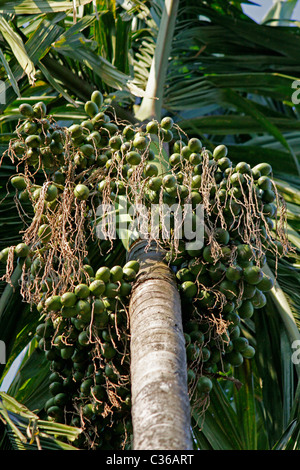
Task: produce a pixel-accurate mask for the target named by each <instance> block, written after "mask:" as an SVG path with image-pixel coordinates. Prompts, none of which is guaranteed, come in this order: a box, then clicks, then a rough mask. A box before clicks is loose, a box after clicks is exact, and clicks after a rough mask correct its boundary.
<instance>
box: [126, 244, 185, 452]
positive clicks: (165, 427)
mask: <svg viewBox="0 0 300 470" xmlns="http://www.w3.org/2000/svg"><path fill="white" fill-rule="evenodd" d="M145 245H146V243H145V242H144V241H142V242H137V243H136V244H135V245H134V246H133V247H132V249H131V250H130V253H129V257H128V259H136V260H138V261H139V263H140V272H139V274H138V277H137V282H136V284H135V286H134V287H133V292H132V296H131V301H130V306H129V313H130V331H131V394H132V424H133V448H134V450H191V449H192V448H193V446H192V440H191V429H190V405H189V397H188V389H187V365H186V351H185V341H184V335H183V329H182V318H181V302H180V296H179V292H178V290H177V287H176V283H175V278H174V274H173V273H172V271H171V270H170V268H169V267H168V266H167V264H166V263H164V262H163V260H162V258H163V254H162V253H161V251H157V250H156V248H152V249H149V250H148V251H146V252H145Z"/></svg>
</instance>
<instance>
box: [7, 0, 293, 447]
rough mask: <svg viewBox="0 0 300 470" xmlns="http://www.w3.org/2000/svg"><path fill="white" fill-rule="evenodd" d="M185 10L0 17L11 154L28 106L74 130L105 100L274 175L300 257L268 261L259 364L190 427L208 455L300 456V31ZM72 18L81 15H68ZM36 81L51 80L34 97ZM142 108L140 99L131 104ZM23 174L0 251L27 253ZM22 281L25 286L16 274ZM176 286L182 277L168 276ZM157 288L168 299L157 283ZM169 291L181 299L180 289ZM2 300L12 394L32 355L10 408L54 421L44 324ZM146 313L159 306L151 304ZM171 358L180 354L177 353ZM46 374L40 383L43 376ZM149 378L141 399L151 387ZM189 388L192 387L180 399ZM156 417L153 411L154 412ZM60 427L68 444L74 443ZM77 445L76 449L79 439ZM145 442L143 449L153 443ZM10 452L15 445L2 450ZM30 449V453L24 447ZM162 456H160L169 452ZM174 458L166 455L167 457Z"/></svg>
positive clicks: (252, 333) (235, 12)
mask: <svg viewBox="0 0 300 470" xmlns="http://www.w3.org/2000/svg"><path fill="white" fill-rule="evenodd" d="M177 3H178V2H175V1H173V2H171V1H170V2H163V1H155V2H149V4H148V3H147V2H145V3H139V2H133V3H132V5H130V6H129V7H128V4H124V5H119V4H118V3H117V2H114V1H107V2H104V1H103V2H97V11H95V10H94V7H93V5H92V2H89V1H83V0H82V1H81V2H78V5H79V4H80V5H81V6H80V7H79V9H78V10H73V3H72V2H55V4H54V3H53V2H31V1H29V0H28V1H27V2H25V3H24V2H22V4H19V3H14V4H12V3H11V2H5V3H3V4H2V6H1V7H0V14H1V15H2V16H1V32H2V36H3V38H2V44H1V47H2V53H1V60H2V64H3V68H2V77H3V78H4V77H7V76H8V77H9V79H7V87H6V103H5V104H3V105H1V110H2V113H3V116H2V119H1V121H2V122H1V125H2V129H1V132H2V134H1V145H2V151H3V152H4V151H5V150H6V148H7V144H8V142H9V140H10V139H11V137H12V136H13V130H14V128H15V125H16V122H17V121H18V119H19V118H20V115H19V113H18V107H19V104H20V103H22V102H28V100H29V101H30V102H32V103H35V102H37V101H39V100H40V99H41V97H43V101H44V102H45V103H46V104H47V106H48V108H49V109H50V112H51V114H52V115H53V117H54V118H55V119H56V120H58V121H60V122H63V123H73V122H74V123H76V122H80V121H81V120H82V119H83V118H84V112H83V105H84V101H86V100H87V99H89V96H90V93H91V91H92V90H93V88H94V87H96V88H98V89H101V90H103V92H105V93H107V95H108V97H109V99H110V100H111V104H112V105H113V106H114V108H115V111H116V113H117V115H118V116H119V117H120V118H121V119H126V120H128V121H131V122H136V121H137V120H140V119H142V120H147V119H148V118H151V117H153V115H155V116H156V118H157V119H160V113H161V116H162V117H163V116H164V115H166V114H167V115H171V116H172V117H173V119H174V121H175V122H176V124H178V125H179V126H180V128H181V129H183V131H184V132H186V133H187V134H188V135H189V136H195V137H198V138H200V139H201V140H202V142H203V143H204V144H205V146H206V147H207V148H208V149H211V150H213V148H214V147H215V146H216V145H217V144H226V146H227V147H228V150H229V154H230V158H231V159H232V161H233V162H238V161H240V160H244V161H246V162H248V163H250V164H251V165H255V164H257V163H260V162H262V161H265V162H269V163H271V164H272V167H273V171H274V178H275V182H276V185H277V188H278V189H279V190H280V193H281V195H282V197H283V198H284V199H285V201H286V206H287V224H288V226H287V228H288V236H289V239H290V241H291V242H292V243H293V245H294V246H295V248H296V251H295V252H293V253H292V254H291V255H290V256H286V257H284V258H282V259H281V260H280V261H279V262H278V265H277V264H276V262H275V260H274V259H273V258H272V257H269V258H268V266H269V269H270V272H271V274H272V275H274V273H275V272H276V273H277V283H276V286H275V287H274V289H272V291H271V292H270V293H268V304H267V306H266V307H264V308H262V309H261V310H260V311H258V312H256V313H255V315H254V317H253V318H251V319H249V320H247V321H243V322H242V328H243V332H244V333H245V335H246V336H247V338H248V339H249V341H250V343H251V344H253V345H255V347H256V356H255V358H254V359H252V361H251V362H250V361H245V362H244V364H243V365H242V366H241V367H239V368H235V369H234V374H233V375H230V376H226V377H219V378H218V379H216V380H215V381H214V387H213V390H212V391H211V393H210V396H209V406H208V407H207V409H206V410H205V416H202V415H200V414H199V410H198V408H197V407H196V406H195V403H193V400H191V419H192V423H191V424H192V430H193V438H194V442H195V443H196V444H195V445H196V446H197V447H198V448H203V449H271V448H289V449H293V448H299V437H298V436H299V421H298V419H297V418H298V415H299V405H297V403H298V401H299V400H298V397H299V386H298V375H299V367H298V364H297V361H296V362H295V364H294V363H293V362H292V361H291V356H292V352H293V345H295V344H296V343H295V341H297V340H298V339H299V332H298V326H299V295H298V289H297V288H296V287H295V286H297V285H298V283H299V272H298V264H299V258H298V249H299V237H298V233H297V231H298V227H299V221H298V204H299V163H298V152H299V149H298V146H299V138H298V135H297V131H298V127H299V124H298V120H297V118H298V108H299V106H298V105H297V103H296V104H295V103H293V102H292V94H293V88H292V84H293V82H294V81H295V80H297V78H298V77H299V70H298V68H299V67H298V64H297V50H298V47H299V38H298V35H297V29H296V28H293V27H291V26H290V24H289V23H288V22H285V23H284V25H283V26H282V23H279V25H274V23H272V22H271V23H267V24H265V25H258V24H256V23H255V22H253V21H252V20H251V19H250V18H248V17H247V16H246V15H245V14H244V13H243V11H242V8H241V5H240V2H234V4H232V2H231V4H230V5H228V2H225V1H220V2H218V4H216V5H214V4H213V5H212V6H210V5H208V4H207V3H210V2H207V3H206V2H202V3H201V4H199V2H197V1H189V2H185V1H181V2H179V5H178V4H177ZM67 4H70V5H69V7H70V8H69V10H68V12H67V13H65V12H66V11H67V10H66V6H68V5H67ZM167 7H169V9H168V8H167ZM125 8H127V11H125ZM175 18H176V22H175ZM170 19H171V21H170ZM268 20H269V18H268ZM172 23H173V24H172ZM173 28H174V34H173ZM172 37H173V38H172ZM169 48H171V49H169ZM124 52H125V53H124ZM158 59H159V62H158ZM157 63H159V64H161V67H157ZM153 64H155V65H153ZM166 64H167V73H166ZM35 69H36V70H38V71H39V72H38V75H37V77H38V79H37V81H36V82H35V83H34V82H33V77H34V71H35ZM154 72H156V73H154ZM153 77H155V78H154V79H153ZM157 90H159V92H160V95H159V96H160V98H161V99H160V100H159V101H158V102H157V100H155V101H153V100H149V96H150V98H151V96H153V94H154V95H157ZM136 95H137V96H138V98H137V99H135V98H133V96H136ZM145 95H146V96H145ZM65 100H67V102H68V103H69V105H68V106H66V105H65ZM149 102H150V105H151V106H150V107H149ZM153 104H154V110H153V109H152V105H153ZM241 155H242V158H241ZM283 162H284V163H285V164H283ZM14 171H15V169H14V167H13V166H12V165H11V163H10V162H9V161H8V160H7V159H6V158H5V157H4V159H3V162H2V166H1V191H2V193H1V199H2V197H5V202H3V204H1V206H0V209H1V223H2V226H3V228H4V229H5V227H8V228H9V230H8V231H7V233H8V236H7V238H6V237H4V236H3V238H2V239H1V246H0V248H2V247H3V248H4V247H6V246H8V245H11V244H15V243H16V242H17V241H19V240H20V229H22V225H21V223H20V221H19V216H18V213H17V211H16V210H15V209H14V207H15V206H14V204H13V198H12V194H9V195H7V192H6V182H7V179H8V178H9V176H10V175H12V174H13V173H14ZM5 233H6V230H5ZM127 248H128V246H127ZM95 256H99V255H98V254H96V255H95ZM98 261H99V260H98ZM104 262H105V263H111V264H112V265H113V264H114V263H115V259H114V257H113V256H111V255H109V256H108V257H107V258H105V257H104V258H103V263H104ZM148 262H149V260H146V264H147V263H148ZM154 275H155V269H154V270H151V276H152V277H153V276H154ZM14 276H15V279H16V281H15V282H16V285H17V279H18V272H16V273H15V274H14ZM166 276H171V273H170V272H169V271H168V273H166ZM158 279H159V277H158ZM155 281H156V282H155ZM147 282H148V281H147ZM149 282H150V281H149ZM153 282H154V283H155V285H156V286H157V284H158V282H157V279H153ZM169 284H171V285H172V286H173V287H172V289H173V288H174V286H175V284H174V280H172V282H169ZM160 287H161V288H163V287H162V286H160ZM138 288H139V286H138V287H137V289H136V290H135V291H134V294H133V298H132V305H134V308H133V307H132V308H131V310H132V312H131V319H132V322H133V323H132V344H131V347H132V361H133V363H132V368H133V370H134V371H135V370H136V381H137V383H138V380H139V377H141V373H142V372H143V371H141V369H139V368H138V360H140V361H141V364H143V362H142V360H143V358H139V356H138V355H137V353H138V352H140V351H141V350H144V351H147V349H145V348H146V344H145V346H144V345H143V349H140V346H139V344H138V343H137V341H138V339H139V338H140V333H139V330H138V327H141V326H145V325H138V324H136V329H135V327H134V320H135V318H137V313H138V312H139V310H138V309H139V308H140V309H141V312H142V311H143V308H142V307H141V306H139V305H137V299H140V296H139V291H138ZM141 289H142V287H141ZM173 290H174V289H173ZM2 291H3V293H2V297H1V302H0V325H1V328H0V329H1V331H2V332H3V334H2V333H1V339H2V340H4V342H5V345H6V352H7V364H6V365H5V364H3V365H2V366H1V373H2V381H3V380H4V379H5V377H7V374H8V373H9V372H10V371H11V366H12V363H13V361H14V359H15V358H16V357H17V356H18V354H19V353H21V352H22V351H24V350H25V351H26V353H25V358H24V359H23V362H22V365H21V367H19V370H18V373H17V375H16V376H15V379H14V380H13V382H12V384H11V385H10V387H9V389H8V394H9V396H11V397H14V399H15V400H18V401H19V402H20V403H22V404H23V405H25V406H26V407H28V409H29V410H33V411H35V412H36V413H37V414H38V415H40V414H41V415H42V416H43V413H42V408H43V404H44V401H45V397H46V396H47V393H48V390H47V385H42V384H44V383H45V381H44V378H45V377H46V376H47V374H48V373H49V369H48V367H49V366H48V363H47V361H45V360H44V358H42V357H41V355H40V354H39V352H38V350H37V349H36V348H35V347H34V343H31V342H30V339H31V335H33V334H34V331H35V328H36V326H37V324H38V321H39V319H38V314H37V312H36V311H34V310H33V311H31V310H30V309H29V308H28V306H26V305H24V303H23V302H22V299H21V297H20V295H19V294H18V291H17V290H14V289H13V288H12V286H10V285H7V286H5V284H4V283H2ZM168 292H169V293H170V292H171V290H170V291H168ZM168 297H169V299H168V300H169V307H168V304H167V303H166V310H167V309H168V308H170V306H172V305H175V304H176V307H177V308H171V310H173V312H174V315H176V316H177V317H178V316H180V311H179V310H178V301H177V300H176V293H175V290H174V296H171V295H168ZM145 302H146V305H147V303H149V299H147V291H146V300H145ZM150 302H151V300H150ZM14 312H15V313H14ZM20 312H22V315H20ZM135 315H136V317H135ZM177 317H176V318H177ZM161 321H163V318H161ZM149 327H152V328H155V325H154V324H153V325H149ZM163 327H164V325H161V324H160V325H159V328H163ZM167 329H169V326H168V327H167ZM134 332H135V334H136V335H137V336H136V337H134ZM176 333H177V335H175V337H173V338H172V340H173V341H175V342H176V343H177V344H178V345H180V344H181V342H182V331H179V332H176ZM145 336H146V335H145V334H144V335H143V337H145ZM145 339H146V338H145ZM28 345H30V346H29V347H28ZM167 346H168V347H172V342H171V339H170V342H168V345H167ZM180 348H181V351H180V354H179V357H177V359H176V360H179V363H183V364H184V360H185V359H184V357H183V356H184V351H183V348H182V344H181V347H180ZM180 348H179V349H180ZM144 360H145V359H144ZM180 361H181V362H180ZM36 370H38V371H39V373H38V374H35V373H34V371H36ZM41 371H42V372H41ZM134 375H135V374H133V384H134ZM142 377H143V380H142V381H141V380H140V381H139V384H140V386H142V385H144V384H145V382H144V379H145V380H146V378H145V377H144V376H143V375H142ZM173 378H174V376H173ZM185 382H186V377H185V374H183V376H182V377H181V378H180V380H179V385H180V384H181V385H182V384H183V383H185ZM25 384H26V386H25ZM241 384H242V387H241V388H240V385H241ZM179 385H178V386H179ZM134 390H137V389H136V388H135V389H133V393H136V397H134V403H136V411H135V412H133V420H134V416H135V414H134V413H136V414H139V413H140V411H139V409H140V408H139V406H141V404H142V403H145V401H142V400H146V396H145V395H141V396H140V398H139V397H138V392H137V391H135V392H134ZM140 390H141V389H140ZM179 395H180V397H183V400H182V405H181V411H182V412H183V415H184V416H185V418H184V420H183V421H182V422H183V429H185V431H186V425H187V422H188V420H187V412H186V401H185V400H184V396H185V395H186V390H184V388H183V390H182V392H180V393H179ZM179 395H178V396H179ZM1 397H2V402H1V403H2V405H3V407H2V408H1V415H2V416H4V413H6V416H7V413H8V414H9V416H10V417H12V416H15V415H14V414H13V413H20V408H18V405H17V404H16V402H12V400H10V399H9V397H8V396H7V395H6V394H4V393H2V395H1ZM175 398H176V397H175ZM138 399H140V402H139V401H138ZM297 400H298V401H297ZM179 402H180V400H177V405H178V403H179ZM170 404H171V402H170ZM2 405H1V406H2ZM173 406H174V405H173V404H172V407H173ZM133 409H134V408H133ZM176 409H178V408H176ZM2 410H3V411H2ZM146 410H147V411H149V410H151V407H150V403H149V406H147V408H146ZM28 413H30V412H29V411H28ZM28 416H29V415H28ZM28 416H25V417H24V419H25V421H22V425H21V424H19V425H14V426H13V424H11V425H10V426H9V427H8V428H6V433H7V434H6V436H8V437H10V438H11V439H12V440H11V442H12V445H15V443H17V444H18V445H20V446H21V444H20V442H22V439H21V437H20V435H19V434H18V431H20V430H22V429H24V426H26V424H27V422H26V418H27V419H28ZM176 417H177V415H176ZM147 419H149V420H150V421H147ZM24 422H25V424H24ZM147 422H151V423H153V424H155V422H156V421H155V419H154V418H153V417H151V415H150V416H146V417H145V422H144V425H145V427H147ZM176 423H177V426H178V428H177V431H179V434H184V432H183V431H182V429H181V428H180V427H179V424H178V423H179V422H178V420H176ZM42 425H43V423H41V426H42ZM137 425H138V424H135V426H137ZM22 426H23V428H22ZM57 426H58V428H57V429H56V430H55V431H56V432H55V434H56V435H60V436H63V435H65V434H64V433H65V432H68V433H71V432H72V431H70V430H69V428H68V431H66V429H62V428H61V427H60V425H58V424H57ZM61 426H62V425H61ZM173 427H174V425H173ZM73 432H74V434H73V435H72V436H73V438H75V435H76V431H73ZM78 432H79V431H77V433H78ZM137 434H138V433H137ZM70 436H71V434H69V438H70ZM142 436H143V435H142ZM146 439H147V437H146V436H145V437H142V441H144V443H145V442H147V441H146ZM172 439H173V437H171V440H172ZM174 439H175V438H174ZM7 443H8V440H6V439H3V441H2V445H4V444H5V445H7ZM23 445H24V446H25V447H26V444H25V443H24V442H23ZM35 445H37V444H35ZM43 445H45V444H44V443H41V446H42V447H43ZM56 445H57V444H56ZM60 445H63V444H60ZM134 445H135V446H136V447H139V446H140V445H143V444H140V443H137V442H136V443H135V444H134ZM147 445H148V444H147ZM155 445H157V444H156V443H155V444H154V446H155ZM158 445H159V446H161V440H159V441H158ZM179 445H180V446H182V445H183V444H182V442H181V443H180V444H179ZM188 445H190V444H188ZM169 446H170V443H169V442H168V443H167V444H166V448H170V447H169ZM29 447H30V446H29ZM160 448H161V447H160Z"/></svg>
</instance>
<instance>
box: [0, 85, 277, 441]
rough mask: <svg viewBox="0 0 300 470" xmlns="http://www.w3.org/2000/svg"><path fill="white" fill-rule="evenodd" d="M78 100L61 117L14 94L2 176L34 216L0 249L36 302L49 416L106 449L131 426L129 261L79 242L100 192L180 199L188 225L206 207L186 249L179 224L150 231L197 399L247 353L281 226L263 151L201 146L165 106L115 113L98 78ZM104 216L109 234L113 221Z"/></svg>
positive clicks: (106, 198) (133, 268) (104, 199)
mask: <svg viewBox="0 0 300 470" xmlns="http://www.w3.org/2000/svg"><path fill="white" fill-rule="evenodd" d="M84 110H85V113H86V119H84V120H83V121H81V122H76V123H74V124H72V125H71V126H69V127H61V126H59V125H58V124H57V123H56V122H55V121H54V119H53V118H52V117H51V116H50V115H48V114H47V109H46V106H45V105H44V103H41V102H39V103H37V104H35V105H34V106H31V105H30V104H28V103H23V104H22V105H21V106H20V108H19V111H20V115H21V116H22V119H21V120H20V124H19V125H18V127H17V129H16V134H17V137H16V138H15V139H13V140H12V142H11V144H10V148H9V156H10V158H11V159H12V161H13V162H16V164H17V169H18V173H17V174H16V175H15V176H14V177H13V178H11V180H10V182H11V185H12V186H13V188H14V189H15V190H16V202H17V204H21V205H22V209H23V212H26V211H27V210H28V211H29V210H30V209H33V213H32V214H33V215H32V224H31V225H30V226H29V227H28V228H27V230H25V232H24V236H23V241H22V242H21V243H20V244H18V245H17V246H14V247H8V248H6V249H4V250H2V252H1V253H0V261H3V262H5V263H6V264H7V267H8V268H7V272H8V273H11V272H12V266H13V260H14V258H18V259H19V260H21V261H22V266H23V267H22V269H23V276H22V285H21V293H22V294H23V296H24V298H25V300H26V301H27V302H29V303H31V304H32V303H34V304H35V305H37V309H38V311H39V313H40V315H41V318H40V324H39V325H38V327H37V330H36V339H37V340H38V345H39V348H40V349H41V350H43V351H45V354H46V356H47V358H48V359H49V361H50V368H51V375H50V386H49V390H50V393H51V398H50V399H49V400H48V401H47V403H46V405H45V410H46V412H47V414H48V416H49V419H55V420H58V421H61V422H67V423H70V424H76V425H79V426H82V427H84V428H85V429H86V430H87V434H86V435H85V438H86V436H87V435H88V440H87V441H85V442H88V446H90V447H94V448H107V446H108V447H109V445H110V444H109V441H110V439H113V440H114V441H115V440H118V439H119V438H120V445H121V437H122V438H124V436H126V435H127V433H128V434H130V385H129V359H128V352H129V347H128V344H129V329H128V314H127V309H128V303H129V298H130V292H131V288H132V283H134V282H135V279H136V276H137V273H138V268H139V266H138V263H136V262H130V263H127V264H126V263H125V262H123V264H122V263H120V265H119V264H117V265H116V266H114V267H108V266H106V265H102V266H100V267H99V266H94V265H92V264H93V263H92V262H91V261H90V260H89V258H88V256H87V255H88V254H87V251H86V246H87V244H88V241H89V242H90V241H91V239H93V236H94V235H95V228H96V227H97V217H96V216H97V214H96V212H97V207H98V206H99V204H107V203H109V204H117V203H118V201H119V198H120V196H126V197H127V198H128V201H129V203H130V204H132V205H134V204H137V203H143V204H144V205H145V206H146V207H150V206H151V204H160V203H161V204H166V205H167V206H169V207H173V205H174V204H175V205H176V204H177V205H178V206H179V207H182V208H183V207H184V206H185V205H186V204H189V205H191V207H192V215H191V217H192V226H193V229H194V230H196V228H197V224H198V223H200V221H199V220H198V216H197V207H198V206H199V205H202V206H203V207H204V221H202V222H203V223H204V226H205V230H204V245H203V247H202V248H201V249H197V250H191V249H187V248H186V242H187V241H189V240H187V239H185V236H184V235H183V237H182V239H181V240H180V241H179V243H177V241H176V243H175V239H174V233H175V232H174V225H172V224H171V232H170V235H171V236H170V238H169V239H168V240H166V239H163V240H162V238H161V233H162V232H161V231H160V232H159V236H158V238H157V239H156V240H155V241H156V242H157V243H158V245H159V246H160V247H161V248H163V249H164V250H165V251H166V262H167V263H168V264H169V265H170V266H171V267H172V269H173V270H174V272H175V278H176V281H177V283H178V289H179V292H180V294H181V300H182V310H183V327H184V332H185V337H186V352H187V361H188V368H189V370H188V378H189V385H190V389H191V390H193V392H195V393H196V398H197V397H198V398H199V399H200V402H201V401H202V400H204V401H205V400H206V399H207V397H208V396H209V393H210V391H211V388H212V384H213V378H214V377H218V376H219V374H220V373H222V374H223V376H226V374H230V373H232V368H234V367H237V366H239V365H241V364H242V363H243V361H244V359H245V358H247V359H248V358H251V357H253V356H254V353H255V350H254V347H253V345H252V344H250V342H249V340H248V339H247V337H246V336H245V334H244V330H245V326H246V325H247V321H248V320H249V319H251V317H252V316H253V314H254V312H255V310H258V309H261V308H262V307H264V306H265V305H266V301H267V298H266V294H265V293H266V292H267V291H269V290H270V289H271V288H272V286H273V281H272V279H271V278H270V277H269V276H267V275H266V274H265V273H264V271H263V268H264V265H265V263H266V259H267V258H266V253H270V255H271V256H275V257H277V256H281V255H283V254H284V252H285V249H286V245H285V243H286V238H285V234H284V232H283V230H282V227H283V225H284V224H283V223H282V221H283V217H284V211H282V210H281V200H280V198H279V197H278V194H277V191H276V187H275V184H274V182H273V180H272V168H271V166H270V165H269V164H267V163H261V164H258V165H256V166H255V167H253V168H251V167H250V165H249V164H247V163H246V162H240V163H237V164H234V163H233V162H232V161H231V160H230V159H229V157H228V149H227V147H226V146H225V145H219V146H217V147H216V148H215V149H213V150H212V151H210V150H208V149H206V148H205V147H203V145H202V142H201V141H200V140H199V139H198V138H196V137H192V138H189V137H188V136H186V135H185V134H184V133H183V132H182V131H181V129H179V128H178V126H177V125H176V124H175V123H174V121H173V119H172V118H171V117H165V118H163V119H162V120H161V121H157V120H152V121H150V122H148V123H147V124H146V125H144V126H140V127H138V126H134V125H131V124H129V123H127V122H125V123H123V122H121V121H118V119H117V118H116V116H115V114H114V112H113V111H112V109H111V108H110V107H109V106H108V105H107V104H105V101H104V99H103V95H102V94H101V92H99V91H94V92H93V93H92V95H91V99H90V100H89V101H87V102H86V103H85V104H84ZM164 144H168V145H169V148H170V153H169V156H168V157H167V159H166V157H165V154H164V150H163V147H164ZM172 220H173V224H174V219H172V217H171V221H172ZM278 221H279V223H276V222H278ZM160 228H161V230H163V228H164V227H163V226H160ZM106 229H107V231H106V237H107V239H109V238H110V236H112V235H111V233H113V234H114V232H110V228H109V227H107V226H106ZM146 232H147V233H146V234H145V233H143V236H145V235H147V236H148V237H150V238H151V236H152V235H151V231H150V230H148V228H146ZM105 242H107V240H105ZM101 243H102V242H101ZM101 243H100V244H99V247H101ZM105 246H106V249H108V248H107V245H105ZM102 259H104V258H102ZM121 264H122V265H121ZM99 436H100V437H99ZM101 436H105V438H104V441H103V439H102V438H101ZM114 445H115V444H114Z"/></svg>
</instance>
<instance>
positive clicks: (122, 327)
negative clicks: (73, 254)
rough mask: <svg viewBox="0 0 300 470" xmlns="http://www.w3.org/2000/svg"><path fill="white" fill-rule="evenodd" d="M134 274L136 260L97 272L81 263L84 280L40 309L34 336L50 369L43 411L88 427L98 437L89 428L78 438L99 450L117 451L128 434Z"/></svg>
mask: <svg viewBox="0 0 300 470" xmlns="http://www.w3.org/2000/svg"><path fill="white" fill-rule="evenodd" d="M138 270H139V264H138V263H137V262H136V261H129V262H128V263H126V264H125V265H124V266H123V267H121V266H119V265H116V266H113V267H112V268H110V269H109V268H108V267H107V266H101V267H99V268H98V269H97V270H96V272H94V270H93V268H92V267H91V266H90V265H85V267H84V271H85V272H86V273H87V272H88V273H89V275H90V277H89V279H88V280H87V279H86V278H85V282H82V283H81V284H78V285H77V286H76V287H75V289H74V290H72V291H66V292H64V293H63V294H62V295H49V294H47V295H46V296H45V299H43V300H42V301H41V302H40V304H39V305H38V310H39V311H40V312H41V314H43V313H44V320H43V321H42V323H40V324H39V325H38V326H37V328H36V332H35V338H36V340H37V341H38V346H39V348H40V349H41V350H42V351H45V355H46V358H47V359H48V360H49V361H50V370H51V375H50V377H49V392H50V394H51V398H49V399H48V400H47V402H46V403H45V411H46V413H47V415H48V417H49V418H50V419H54V420H56V421H60V422H64V423H68V424H71V425H74V426H77V427H87V428H88V427H89V425H90V426H92V428H93V429H94V430H95V429H96V433H95V432H93V433H90V435H89V431H88V430H87V432H86V434H85V435H82V439H83V438H84V440H86V439H87V440H89V439H90V442H92V443H93V447H95V446H96V447H97V448H98V449H100V448H102V449H109V448H113V447H114V446H116V445H117V447H121V445H122V442H123V441H124V439H125V434H126V433H127V432H128V433H130V426H131V424H130V422H131V419H130V384H129V361H128V355H126V353H125V351H126V344H127V342H128V337H129V330H128V313H127V309H128V301H129V294H130V292H131V286H132V282H133V281H134V279H135V278H136V275H137V273H138ZM87 423H88V426H87ZM95 434H97V437H96V435H95ZM83 442H84V441H83ZM79 444H80V441H79Z"/></svg>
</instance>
